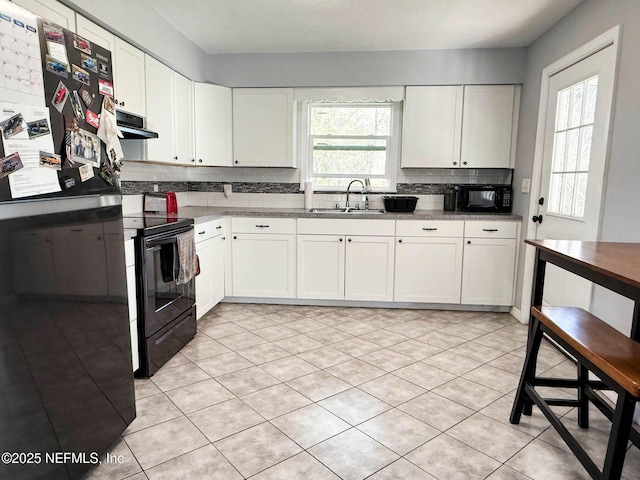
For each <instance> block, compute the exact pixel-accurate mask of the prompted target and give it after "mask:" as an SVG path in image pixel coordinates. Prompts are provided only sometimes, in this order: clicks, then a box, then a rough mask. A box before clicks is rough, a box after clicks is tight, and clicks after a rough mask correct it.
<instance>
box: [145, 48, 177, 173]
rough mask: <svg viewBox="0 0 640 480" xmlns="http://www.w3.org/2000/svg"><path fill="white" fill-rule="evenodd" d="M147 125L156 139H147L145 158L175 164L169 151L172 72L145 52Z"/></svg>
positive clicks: (171, 134) (171, 135)
mask: <svg viewBox="0 0 640 480" xmlns="http://www.w3.org/2000/svg"><path fill="white" fill-rule="evenodd" d="M145 70H146V77H145V78H146V81H145V84H146V91H147V95H146V98H147V128H148V129H149V130H152V131H154V132H157V133H158V138H155V139H150V140H147V159H148V160H151V161H155V162H170V163H176V162H175V160H174V158H173V157H174V156H175V155H174V154H173V117H174V111H173V93H172V92H173V83H174V76H173V71H172V70H171V69H170V68H169V67H167V66H165V65H164V64H162V63H160V62H159V61H157V60H156V59H155V58H152V57H150V56H149V55H145Z"/></svg>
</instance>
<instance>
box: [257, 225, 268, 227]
mask: <svg viewBox="0 0 640 480" xmlns="http://www.w3.org/2000/svg"><path fill="white" fill-rule="evenodd" d="M256 228H269V225H256Z"/></svg>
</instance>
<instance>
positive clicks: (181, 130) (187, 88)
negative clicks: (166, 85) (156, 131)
mask: <svg viewBox="0 0 640 480" xmlns="http://www.w3.org/2000/svg"><path fill="white" fill-rule="evenodd" d="M173 75H174V82H173V88H174V92H173V111H174V115H173V121H174V124H173V136H174V160H175V161H176V162H177V163H182V164H193V163H195V160H194V155H193V82H192V81H191V80H189V79H188V78H186V77H183V76H182V75H180V74H178V73H176V72H173Z"/></svg>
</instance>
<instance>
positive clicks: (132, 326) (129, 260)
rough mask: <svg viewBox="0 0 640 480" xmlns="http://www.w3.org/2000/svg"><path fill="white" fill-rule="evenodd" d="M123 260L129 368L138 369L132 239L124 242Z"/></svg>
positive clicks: (136, 310) (136, 304) (136, 311)
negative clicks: (127, 311) (127, 318)
mask: <svg viewBox="0 0 640 480" xmlns="http://www.w3.org/2000/svg"><path fill="white" fill-rule="evenodd" d="M124 259H125V266H126V272H127V300H128V303H129V333H130V335H131V364H132V365H131V367H132V370H133V371H134V372H135V371H136V370H138V368H140V355H139V350H138V298H137V295H136V262H135V260H136V259H135V253H134V246H133V239H130V240H126V241H125V242H124Z"/></svg>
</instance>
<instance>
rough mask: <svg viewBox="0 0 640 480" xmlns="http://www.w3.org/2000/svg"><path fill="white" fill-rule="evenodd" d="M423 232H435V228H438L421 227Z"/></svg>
mask: <svg viewBox="0 0 640 480" xmlns="http://www.w3.org/2000/svg"><path fill="white" fill-rule="evenodd" d="M422 229H423V230H424V231H425V232H435V231H436V230H438V229H437V228H435V227H423V228H422Z"/></svg>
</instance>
